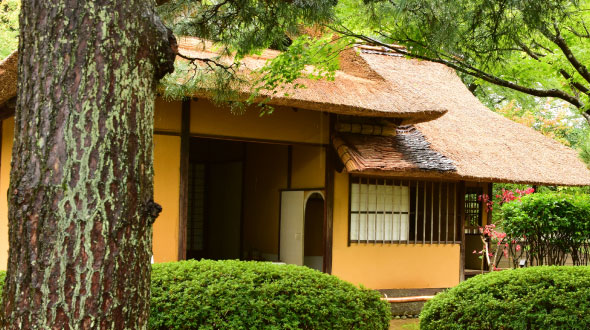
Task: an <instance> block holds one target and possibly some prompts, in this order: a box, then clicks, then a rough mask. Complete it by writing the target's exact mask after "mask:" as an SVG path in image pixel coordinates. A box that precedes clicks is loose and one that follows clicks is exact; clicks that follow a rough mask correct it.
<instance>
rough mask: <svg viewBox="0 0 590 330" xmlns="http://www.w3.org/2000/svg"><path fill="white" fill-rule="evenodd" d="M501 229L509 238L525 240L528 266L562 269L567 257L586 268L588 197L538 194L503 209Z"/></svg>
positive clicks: (589, 224) (589, 230) (589, 222)
mask: <svg viewBox="0 0 590 330" xmlns="http://www.w3.org/2000/svg"><path fill="white" fill-rule="evenodd" d="M502 213H503V215H504V219H503V221H502V227H503V228H504V230H505V232H506V234H507V235H508V236H509V237H512V238H517V237H526V241H527V243H526V244H527V246H528V247H527V251H528V252H529V258H528V259H529V262H530V263H531V264H533V265H543V264H546V265H563V264H564V263H565V261H566V257H567V255H570V256H571V257H572V259H573V262H574V263H575V264H577V265H580V264H582V265H587V264H588V257H589V255H588V253H587V252H588V251H587V249H588V246H587V244H586V243H587V241H588V239H589V238H590V197H589V196H587V195H568V194H560V193H539V194H531V195H527V196H524V197H522V199H521V201H514V202H511V203H506V204H504V205H503V206H502Z"/></svg>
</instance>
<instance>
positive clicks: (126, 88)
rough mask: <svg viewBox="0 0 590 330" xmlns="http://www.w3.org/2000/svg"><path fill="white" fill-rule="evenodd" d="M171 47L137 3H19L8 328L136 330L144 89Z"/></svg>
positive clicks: (141, 298)
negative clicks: (20, 8)
mask: <svg viewBox="0 0 590 330" xmlns="http://www.w3.org/2000/svg"><path fill="white" fill-rule="evenodd" d="M175 51H176V49H175V40H174V37H173V36H172V34H171V32H170V31H169V30H167V29H166V28H165V27H164V26H163V25H162V23H161V22H160V20H159V19H158V17H157V16H156V15H155V14H154V2H153V1H146V0H129V1H127V0H110V1H109V0H103V1H90V0H86V1H84V0H78V1H66V0H54V1H47V0H23V1H22V10H21V16H20V45H19V73H18V99H17V110H16V115H15V141H14V149H13V153H12V161H13V163H12V170H11V182H10V189H9V193H8V194H9V196H8V199H9V205H10V206H9V215H8V218H9V240H10V251H9V260H8V275H7V279H6V286H5V291H4V296H3V301H4V306H3V318H4V320H3V321H4V322H5V324H6V328H7V329H32V328H35V329H36V328H42V329H45V328H47V329H143V328H145V327H146V324H147V319H148V314H149V286H150V269H151V267H150V257H151V254H152V251H151V248H152V242H151V236H152V229H151V224H152V223H153V221H154V220H155V218H156V217H157V215H158V213H159V210H160V208H159V206H158V205H157V204H156V203H154V201H153V199H152V198H153V181H152V173H153V168H152V130H153V128H152V125H153V107H154V97H155V84H156V82H157V80H158V79H159V78H160V77H161V76H162V75H163V74H165V73H166V72H169V71H171V68H172V63H173V61H174V53H175Z"/></svg>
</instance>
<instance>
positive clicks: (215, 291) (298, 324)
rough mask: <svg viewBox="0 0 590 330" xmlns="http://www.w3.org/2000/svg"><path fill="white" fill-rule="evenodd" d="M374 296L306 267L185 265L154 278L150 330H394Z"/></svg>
mask: <svg viewBox="0 0 590 330" xmlns="http://www.w3.org/2000/svg"><path fill="white" fill-rule="evenodd" d="M390 317H391V316H390V311H389V306H388V304H387V303H385V302H382V301H380V299H379V294H378V293H377V292H375V291H372V290H367V289H363V288H361V289H359V288H357V287H355V286H354V285H352V284H350V283H347V282H344V281H342V280H339V279H338V278H336V277H334V276H330V275H327V274H323V273H320V272H317V271H314V270H311V269H308V268H305V267H298V266H293V265H274V264H271V263H262V262H241V261H234V260H226V261H209V260H202V261H194V260H192V261H181V262H174V263H167V264H156V265H154V266H153V273H152V300H151V316H150V323H149V327H150V328H151V329H197V328H198V329H384V330H386V329H388V326H389V319H390Z"/></svg>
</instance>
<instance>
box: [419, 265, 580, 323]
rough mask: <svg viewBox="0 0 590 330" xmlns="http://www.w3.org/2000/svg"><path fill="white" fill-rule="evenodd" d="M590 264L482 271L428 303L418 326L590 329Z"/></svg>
mask: <svg viewBox="0 0 590 330" xmlns="http://www.w3.org/2000/svg"><path fill="white" fill-rule="evenodd" d="M588 328H590V267H583V266H581V267H572V266H541V267H530V268H521V269H513V270H505V271H500V272H493V273H489V274H485V275H478V276H476V277H474V278H471V279H469V280H467V281H465V282H463V283H461V284H459V285H458V286H456V287H454V288H452V289H449V290H447V291H444V292H442V293H440V294H438V295H436V296H435V297H434V299H432V300H430V301H429V302H427V303H426V304H425V305H424V309H423V310H422V313H421V314H420V329H423V330H428V329H437V330H440V329H474V330H475V329H477V330H480V329H588Z"/></svg>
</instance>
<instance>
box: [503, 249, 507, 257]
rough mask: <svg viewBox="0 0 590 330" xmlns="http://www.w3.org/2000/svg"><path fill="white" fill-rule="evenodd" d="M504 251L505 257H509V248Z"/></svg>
mask: <svg viewBox="0 0 590 330" xmlns="http://www.w3.org/2000/svg"><path fill="white" fill-rule="evenodd" d="M502 252H504V257H506V258H508V250H503V251H502Z"/></svg>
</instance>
